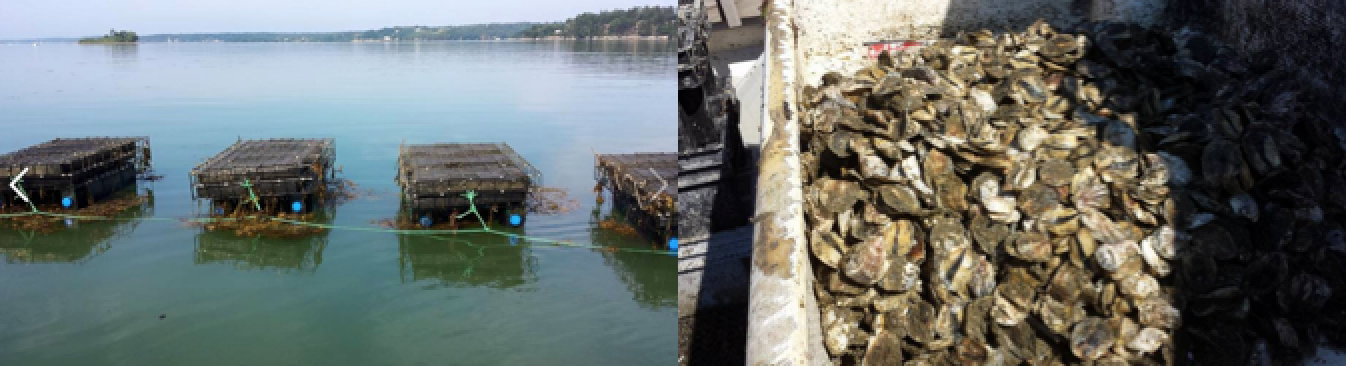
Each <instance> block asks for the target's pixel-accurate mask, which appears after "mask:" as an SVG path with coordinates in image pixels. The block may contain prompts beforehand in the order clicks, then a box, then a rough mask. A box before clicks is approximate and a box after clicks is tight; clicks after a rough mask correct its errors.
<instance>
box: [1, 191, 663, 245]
mask: <svg viewBox="0 0 1346 366" xmlns="http://www.w3.org/2000/svg"><path fill="white" fill-rule="evenodd" d="M468 193H469V194H473V193H474V192H468ZM473 196H475V194H473ZM468 204H469V205H471V210H469V211H468V212H469V213H476V204H475V203H473V202H472V199H471V198H469V199H468ZM463 215H466V213H464V214H463ZM24 216H49V217H57V218H65V219H75V220H101V221H133V220H134V221H179V222H194V223H212V222H231V221H240V220H270V221H276V222H283V223H288V224H292V225H300V226H309V227H316V228H321V229H330V230H348V231H366V232H380V233H389V234H404V235H437V234H471V233H482V234H495V235H500V236H504V237H510V238H518V239H522V240H525V241H532V242H540V243H547V244H551V245H554V246H567V247H574V248H585V249H605V250H616V251H623V252H630V253H649V254H660V255H667V254H668V251H665V250H656V249H641V248H618V247H604V246H598V245H588V244H576V243H574V242H571V241H569V240H556V239H549V238H543V237H535V236H528V235H520V234H515V233H510V232H505V231H500V230H496V229H492V228H491V227H490V226H489V225H487V224H486V220H483V219H482V218H481V215H480V214H477V215H475V216H476V217H477V221H479V222H481V226H482V228H481V229H437V230H406V229H389V228H378V227H358V226H342V225H328V224H319V223H313V222H304V221H299V220H290V219H282V218H278V217H270V216H243V217H220V218H215V217H205V218H183V219H179V218H168V217H108V216H83V215H72V214H63V213H55V212H44V211H36V210H35V211H33V212H22V213H11V214H0V219H3V218H12V217H24ZM435 239H439V238H435ZM474 246H476V245H475V244H474Z"/></svg>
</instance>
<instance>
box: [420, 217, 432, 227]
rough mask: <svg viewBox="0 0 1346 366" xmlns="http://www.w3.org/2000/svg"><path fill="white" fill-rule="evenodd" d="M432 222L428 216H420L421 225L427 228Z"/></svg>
mask: <svg viewBox="0 0 1346 366" xmlns="http://www.w3.org/2000/svg"><path fill="white" fill-rule="evenodd" d="M433 223H434V221H430V216H421V227H426V228H428V227H430V224H433Z"/></svg>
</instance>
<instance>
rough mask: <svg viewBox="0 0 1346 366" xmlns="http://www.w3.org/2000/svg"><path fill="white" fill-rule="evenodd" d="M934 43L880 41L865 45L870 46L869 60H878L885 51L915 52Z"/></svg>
mask: <svg viewBox="0 0 1346 366" xmlns="http://www.w3.org/2000/svg"><path fill="white" fill-rule="evenodd" d="M933 42H934V41H878V42H865V45H866V46H869V58H878V57H879V54H880V53H883V51H888V52H901V51H907V50H915V49H918V48H921V47H922V46H926V45H929V44H930V43H933Z"/></svg>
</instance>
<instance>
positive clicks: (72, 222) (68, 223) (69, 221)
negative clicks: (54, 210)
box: [65, 219, 75, 227]
mask: <svg viewBox="0 0 1346 366" xmlns="http://www.w3.org/2000/svg"><path fill="white" fill-rule="evenodd" d="M71 226H75V220H72V219H65V227H71Z"/></svg>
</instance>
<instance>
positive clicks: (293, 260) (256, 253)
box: [195, 213, 332, 274]
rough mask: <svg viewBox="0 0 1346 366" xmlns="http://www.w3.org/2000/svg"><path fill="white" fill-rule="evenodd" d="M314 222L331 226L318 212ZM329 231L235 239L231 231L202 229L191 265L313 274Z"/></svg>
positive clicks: (328, 219) (325, 245) (235, 236)
mask: <svg viewBox="0 0 1346 366" xmlns="http://www.w3.org/2000/svg"><path fill="white" fill-rule="evenodd" d="M314 222H317V223H320V224H331V223H332V216H331V215H327V214H322V213H319V215H318V217H317V219H315V220H314ZM331 232H332V231H331V230H327V231H324V232H322V233H319V234H316V235H312V236H306V237H301V238H286V239H280V238H264V237H255V238H247V237H239V236H238V235H235V234H234V233H233V232H231V231H206V230H202V231H201V232H200V233H198V234H197V235H196V256H195V262H196V264H198V265H201V264H214V263H230V264H233V266H234V268H237V269H240V270H273V271H276V272H282V273H300V274H302V273H313V272H314V271H317V270H318V266H320V265H322V251H323V249H325V248H327V242H328V235H329V234H330V233H331Z"/></svg>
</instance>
